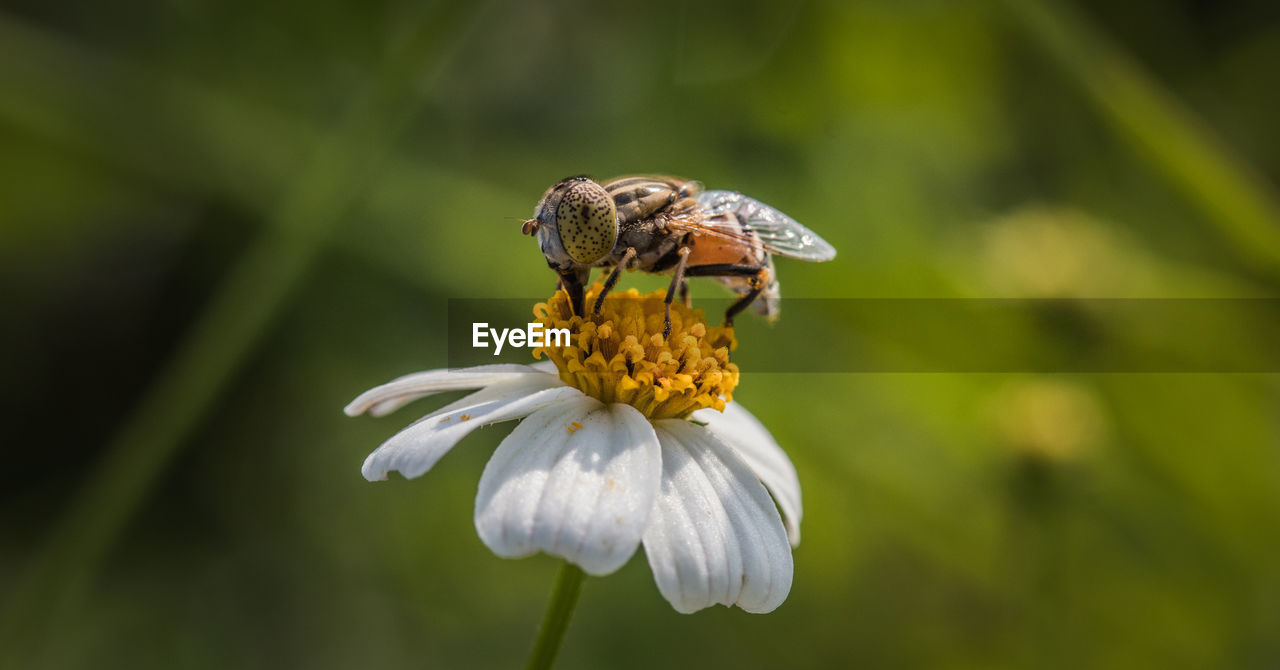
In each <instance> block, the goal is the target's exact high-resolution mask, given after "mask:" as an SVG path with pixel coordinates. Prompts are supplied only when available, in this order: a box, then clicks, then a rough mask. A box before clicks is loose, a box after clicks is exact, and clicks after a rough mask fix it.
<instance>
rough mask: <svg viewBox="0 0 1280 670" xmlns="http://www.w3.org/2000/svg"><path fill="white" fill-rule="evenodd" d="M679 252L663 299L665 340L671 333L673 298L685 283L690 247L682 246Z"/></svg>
mask: <svg viewBox="0 0 1280 670" xmlns="http://www.w3.org/2000/svg"><path fill="white" fill-rule="evenodd" d="M678 253H679V254H680V260H678V261H676V267H675V269H673V270H672V271H671V285H670V286H668V287H667V295H666V297H664V298H663V299H662V302H663V306H664V308H665V312H664V316H663V322H662V339H664V340H665V339H667V337H668V336H670V335H671V299H672V298H674V297H676V291H677V290H679V288H680V286H681V284H683V283H684V264H685V261H687V260H689V247H680V251H679V252H678Z"/></svg>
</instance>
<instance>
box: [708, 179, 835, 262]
mask: <svg viewBox="0 0 1280 670" xmlns="http://www.w3.org/2000/svg"><path fill="white" fill-rule="evenodd" d="M694 200H696V201H697V202H698V204H699V205H701V206H702V209H703V215H704V216H705V217H707V219H709V220H714V219H715V217H716V216H717V215H723V214H733V215H734V216H736V217H737V218H738V220H739V221H740V222H741V223H742V224H743V225H745V226H746V227H747V228H748V229H750V230H751V232H752V233H754V234H755V236H756V238H758V239H759V240H760V243H761V244H763V245H764V247H765V249H766V250H767V251H768V252H769V253H771V254H776V255H779V256H786V257H788V258H798V259H800V260H804V261H814V262H819V261H829V260H831V259H833V258H835V257H836V249H835V247H833V246H831V245H830V244H829V243H827V241H826V240H824V239H822V238H821V237H818V234H817V233H815V232H813V231H812V230H809V229H808V228H805V227H804V226H802V225H800V223H799V222H798V221H796V220H795V219H793V218H791V217H789V216H787V215H786V214H783V213H782V212H779V211H778V210H776V209H774V208H772V207H770V206H768V205H766V204H764V203H763V202H760V201H759V200H756V199H754V198H748V197H747V196H745V195H742V194H741V193H738V192H736V191H703V192H701V193H699V194H697V195H696V196H694ZM708 223H709V221H708ZM703 225H704V226H707V223H704V224H703Z"/></svg>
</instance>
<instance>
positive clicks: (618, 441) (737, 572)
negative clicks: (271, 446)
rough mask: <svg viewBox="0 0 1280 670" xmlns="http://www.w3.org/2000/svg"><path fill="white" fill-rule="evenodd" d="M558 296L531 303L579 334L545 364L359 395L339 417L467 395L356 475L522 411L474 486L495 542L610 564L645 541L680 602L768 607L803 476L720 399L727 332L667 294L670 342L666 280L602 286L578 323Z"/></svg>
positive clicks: (726, 382) (385, 469) (459, 374)
mask: <svg viewBox="0 0 1280 670" xmlns="http://www.w3.org/2000/svg"><path fill="white" fill-rule="evenodd" d="M563 296H564V294H563V293H558V294H557V296H556V297H554V298H553V299H552V300H551V301H549V303H547V304H540V305H538V307H537V308H535V314H536V315H537V316H538V317H539V318H540V319H542V320H543V322H544V325H545V326H546V327H548V328H551V327H568V328H569V329H570V330H571V332H573V333H574V345H572V346H569V347H565V348H560V349H546V350H542V351H541V353H545V354H547V355H549V357H550V358H551V360H549V361H545V362H542V363H538V364H534V365H484V366H479V367H473V368H465V369H455V370H432V371H428V372H419V373H415V374H410V375H406V376H404V377H400V378H398V379H395V380H393V381H391V382H389V383H387V384H383V385H382V386H378V387H376V388H373V389H370V390H369V391H366V392H365V393H362V394H361V395H360V396H359V397H357V398H356V399H355V400H353V401H352V402H351V404H349V405H348V406H347V407H346V413H347V414H348V415H350V416H356V415H359V414H363V413H366V412H367V413H369V414H372V415H374V416H382V415H384V414H388V413H390V412H393V411H395V410H396V409H399V408H400V407H402V406H404V405H405V404H407V403H409V402H411V401H413V400H416V399H418V398H422V397H424V396H428V395H432V394H435V393H440V392H444V391H456V390H466V389H479V390H478V391H476V392H475V393H472V394H471V395H468V396H466V397H464V398H462V399H461V400H458V401H457V402H454V403H452V404H449V405H447V406H445V407H443V408H441V409H439V410H437V411H435V412H432V413H430V414H428V415H427V416H425V417H423V418H421V419H419V420H418V421H416V422H415V423H413V424H412V425H410V426H409V427H407V428H405V429H404V430H402V431H400V432H399V433H397V434H396V435H395V436H393V437H392V438H391V439H389V440H387V441H386V442H384V443H383V444H382V445H381V446H380V447H378V448H377V449H376V450H374V452H373V453H372V454H370V455H369V457H368V458H367V459H366V460H365V462H364V467H363V470H362V472H363V474H364V476H365V477H366V478H367V479H369V480H370V481H375V480H382V479H386V478H387V475H388V473H390V472H393V471H395V472H399V473H400V474H401V475H403V476H405V477H409V478H412V477H418V476H420V475H422V474H424V473H426V472H427V471H428V470H430V469H431V467H432V466H433V465H435V463H436V462H437V461H438V460H440V458H441V457H442V456H444V454H445V453H447V452H448V451H449V450H450V449H451V448H453V446H454V445H455V444H457V443H458V441H459V440H461V439H462V438H463V437H465V436H466V435H467V434H468V433H470V432H471V431H473V430H475V429H476V428H479V427H480V426H486V425H489V424H492V423H497V422H500V421H509V420H512V419H522V420H521V421H520V423H519V424H518V425H517V426H516V427H515V430H513V431H512V432H511V434H510V435H508V436H507V437H506V438H505V439H504V440H503V441H502V443H501V444H500V445H499V446H498V448H497V450H496V451H495V452H494V454H493V457H492V458H490V459H489V463H488V465H486V466H485V469H484V474H483V475H481V477H480V487H479V492H478V494H477V495H476V508H475V524H476V530H477V531H478V533H479V535H480V539H481V540H482V541H483V542H484V543H485V545H486V546H488V547H489V548H490V549H491V550H492V551H493V552H494V553H495V554H497V555H499V556H503V557H507V558H519V557H524V556H529V555H532V554H534V553H536V552H538V551H544V552H546V553H548V554H552V555H555V556H559V557H562V558H564V559H565V560H567V561H569V562H571V563H573V564H576V565H578V566H580V567H581V568H582V569H583V570H584V571H585V572H587V573H588V574H592V575H607V574H610V573H612V572H614V571H616V570H617V569H619V568H620V567H622V566H623V564H625V563H626V562H627V560H628V559H629V558H630V557H631V555H632V554H633V553H635V550H636V548H637V547H638V546H640V545H641V544H643V545H644V549H645V554H646V555H647V556H648V559H649V566H650V567H651V568H652V570H653V576H654V580H655V581H656V582H657V584H658V589H659V591H661V593H662V595H663V597H665V598H666V599H667V600H668V601H669V602H670V603H671V605H672V606H673V607H674V608H675V609H676V610H677V611H680V612H684V613H689V612H695V611H697V610H700V609H702V608H705V607H709V606H711V605H715V604H717V603H718V604H722V605H737V606H738V607H741V608H742V609H744V610H746V611H748V612H770V611H772V610H774V609H775V608H777V607H778V606H779V605H780V604H782V602H783V600H785V599H786V597H787V593H788V592H789V591H790V589H791V579H792V558H791V548H792V547H793V546H795V545H796V544H798V543H799V541H800V528H799V526H800V517H801V513H802V511H801V505H800V483H799V481H798V479H797V478H796V471H795V468H794V467H793V466H792V464H791V461H790V460H789V459H788V458H787V455H786V453H784V452H783V451H782V449H781V448H780V447H779V446H778V444H777V442H775V441H774V439H773V437H772V436H771V435H770V434H769V431H767V430H766V429H765V428H764V426H763V425H761V424H760V422H759V421H757V420H756V418H755V417H754V416H752V415H751V414H750V413H749V412H748V411H747V410H746V409H744V408H743V407H742V406H741V405H738V404H736V403H734V402H732V401H731V398H732V396H731V392H732V389H733V387H734V386H735V385H736V384H737V379H738V371H737V367H736V366H735V365H734V364H732V363H729V361H728V351H729V349H731V348H732V347H733V346H734V345H735V342H734V341H733V333H732V330H731V329H723V328H718V327H717V328H707V327H706V325H705V323H704V322H703V318H702V314H701V312H700V311H697V312H695V311H691V310H688V309H686V308H684V307H683V306H681V305H673V311H672V334H671V336H670V337H669V338H668V339H667V340H665V341H664V340H663V338H662V337H661V332H662V325H663V324H662V300H661V297H662V293H661V292H658V293H654V294H650V295H649V296H644V297H641V296H640V295H639V294H638V293H636V292H635V291H629V292H626V293H622V294H619V295H616V296H609V297H608V298H606V301H605V305H604V308H603V309H602V310H601V314H600V316H597V317H595V318H594V319H593V320H587V321H584V320H583V319H580V318H578V317H568V316H567V315H568V314H569V308H568V305H567V302H566V301H565V300H564V298H563ZM587 304H589V305H590V304H592V300H591V299H590V297H589V299H588V300H587ZM770 494H772V497H771V495H770ZM775 501H776V504H775ZM779 508H781V514H779Z"/></svg>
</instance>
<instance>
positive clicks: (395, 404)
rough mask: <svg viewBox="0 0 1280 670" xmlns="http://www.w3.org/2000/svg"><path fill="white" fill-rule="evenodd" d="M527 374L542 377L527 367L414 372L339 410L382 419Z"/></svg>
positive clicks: (543, 372)
mask: <svg viewBox="0 0 1280 670" xmlns="http://www.w3.org/2000/svg"><path fill="white" fill-rule="evenodd" d="M531 374H545V371H543V370H538V369H535V368H533V367H531V366H528V365H478V366H475V367H471V368H456V369H442V370H428V371H426V372H415V373H413V374H408V375H405V376H403V377H397V378H395V379H393V380H391V381H389V382H387V383H386V384H383V385H381V386H375V387H373V388H371V389H369V390H368V391H365V392H364V393H361V394H360V395H358V396H356V399H355V400H352V401H351V402H350V403H349V404H348V405H347V406H346V407H345V408H344V409H343V410H342V411H344V412H346V414H347V416H358V415H360V414H364V413H365V412H368V413H369V414H372V415H373V416H383V415H386V414H390V413H392V412H394V411H396V410H398V409H400V408H401V407H404V406H405V405H407V404H409V403H411V402H413V401H414V400H417V399H418V398H423V397H426V396H429V395H432V394H434V393H441V392H443V391H462V390H466V389H477V388H483V387H485V386H489V385H490V384H496V383H497V382H500V381H504V380H508V379H518V378H520V377H523V376H526V375H531Z"/></svg>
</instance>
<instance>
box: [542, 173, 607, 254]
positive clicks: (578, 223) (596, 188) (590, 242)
mask: <svg viewBox="0 0 1280 670" xmlns="http://www.w3.org/2000/svg"><path fill="white" fill-rule="evenodd" d="M556 227H557V228H558V229H559V230H560V241H561V242H562V243H563V244H564V250H565V251H566V252H568V254H569V257H570V258H572V259H573V260H575V261H577V262H579V263H594V262H595V261H597V260H600V258H601V257H602V256H604V255H605V254H607V253H609V251H610V250H612V249H613V244H614V242H616V241H617V240H618V208H617V207H616V206H615V205H614V204H613V198H612V197H610V196H609V193H608V191H605V190H604V187H602V186H600V185H599V184H597V183H595V182H593V181H582V182H579V183H577V184H574V185H573V186H571V187H569V190H568V191H566V192H565V194H564V196H563V197H562V198H561V199H560V206H559V207H557V208H556Z"/></svg>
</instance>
